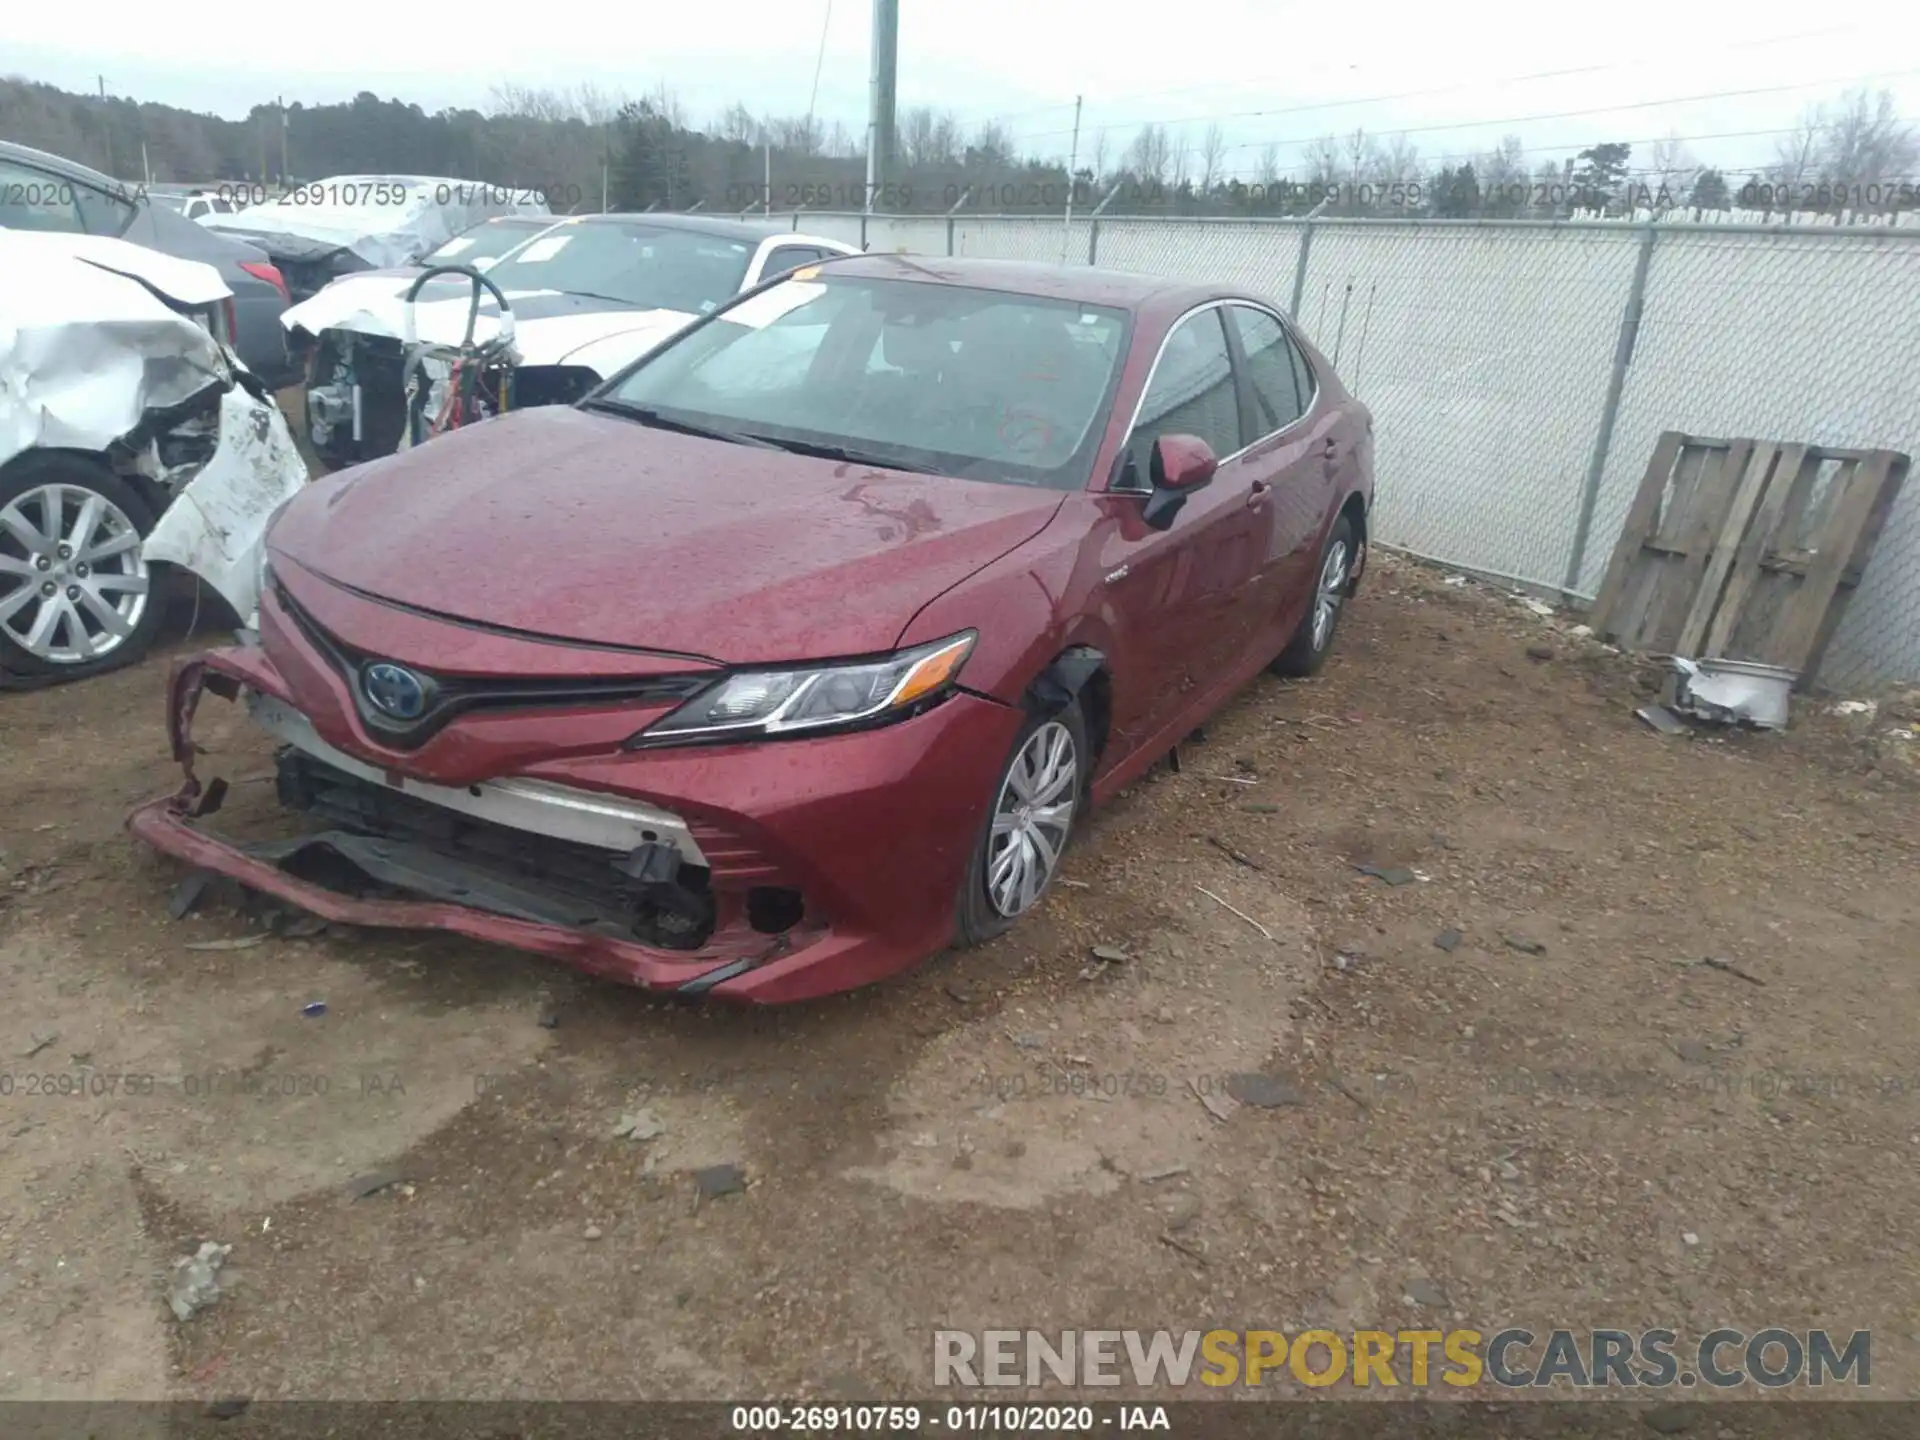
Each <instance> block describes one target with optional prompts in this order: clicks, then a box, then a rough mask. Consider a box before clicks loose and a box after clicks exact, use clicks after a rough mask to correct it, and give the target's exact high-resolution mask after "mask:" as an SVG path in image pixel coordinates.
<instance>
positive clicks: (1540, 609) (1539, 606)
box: [1520, 595, 1554, 616]
mask: <svg viewBox="0 0 1920 1440" xmlns="http://www.w3.org/2000/svg"><path fill="white" fill-rule="evenodd" d="M1520 603H1521V604H1522V605H1524V606H1526V607H1527V609H1529V610H1531V611H1532V612H1533V613H1534V614H1536V615H1544V616H1550V615H1552V614H1553V613H1554V612H1553V607H1552V606H1551V605H1549V604H1547V603H1546V602H1545V601H1544V600H1535V599H1534V598H1533V597H1532V596H1530V595H1528V596H1522V597H1521V599H1520Z"/></svg>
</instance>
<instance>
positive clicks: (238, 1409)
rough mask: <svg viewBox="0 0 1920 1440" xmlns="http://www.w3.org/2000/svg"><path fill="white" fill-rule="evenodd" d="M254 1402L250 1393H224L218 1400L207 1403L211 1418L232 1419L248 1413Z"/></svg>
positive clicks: (209, 1417) (208, 1416) (208, 1413)
mask: <svg viewBox="0 0 1920 1440" xmlns="http://www.w3.org/2000/svg"><path fill="white" fill-rule="evenodd" d="M251 1404H253V1397H252V1396H250V1395H223V1396H221V1397H220V1398H219V1399H218V1400H211V1401H209V1402H208V1403H207V1418H208V1419H209V1420H232V1419H235V1418H237V1417H239V1416H241V1415H244V1414H246V1411H247V1407H248V1406H249V1405H251Z"/></svg>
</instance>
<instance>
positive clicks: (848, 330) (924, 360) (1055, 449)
mask: <svg viewBox="0 0 1920 1440" xmlns="http://www.w3.org/2000/svg"><path fill="white" fill-rule="evenodd" d="M815 277H817V278H815ZM1126 338H1127V316H1126V313H1125V312H1124V311H1121V310H1115V309H1112V308H1109V307H1107V306H1102V305H1083V304H1080V303H1078V302H1075V301H1068V300H1048V299H1042V298H1039V297H1036V296H1032V295H1016V294H1009V293H1005V292H1002V291H997V290H975V289H970V288H963V287H960V286H954V285H930V284H925V283H922V282H918V281H910V280H891V279H887V280H877V279H868V278H853V277H849V276H846V275H835V273H834V271H833V269H832V267H830V266H828V267H818V266H816V267H809V268H807V269H802V270H800V271H798V272H796V278H794V279H789V280H784V281H781V282H780V283H778V284H776V285H774V286H772V287H771V288H770V289H767V290H763V291H761V292H760V293H759V294H757V295H753V296H751V297H749V298H748V299H746V300H743V301H741V302H740V303H739V304H738V305H736V306H734V307H733V308H732V309H730V310H728V311H727V312H726V313H725V314H723V315H720V316H718V317H716V318H715V319H713V320H712V321H710V322H709V323H707V324H705V325H701V326H698V327H696V328H694V329H693V330H690V331H688V332H686V333H685V334H683V335H682V336H681V337H680V338H678V339H677V340H673V341H670V342H668V343H667V344H666V345H664V346H663V347H662V348H660V349H659V350H656V351H654V352H653V354H652V355H650V356H649V357H648V358H647V359H646V360H644V361H643V362H641V364H640V366H639V367H638V368H637V369H634V370H632V371H630V372H628V373H627V374H626V375H625V376H623V377H622V378H620V379H619V380H617V381H615V382H614V384H612V385H611V386H609V387H608V389H607V390H606V391H604V392H603V393H602V394H601V395H599V396H597V397H595V399H596V401H597V402H598V403H601V404H603V405H613V406H624V407H638V408H641V409H644V410H646V411H648V412H650V413H651V414H653V415H657V416H658V417H660V418H661V419H662V420H664V421H666V422H668V423H672V424H676V425H679V426H688V427H700V428H703V429H707V430H714V431H722V432H728V433H731V434H734V435H740V436H750V437H754V438H758V439H763V440H772V441H773V442H774V443H776V444H781V445H784V446H786V447H787V448H792V449H798V450H802V451H805V450H807V449H812V450H814V451H815V452H817V453H824V452H825V451H827V450H836V451H845V452H850V453H851V454H852V455H854V456H856V457H858V458H860V459H863V460H867V461H870V462H872V463H875V464H880V465H891V466H895V467H898V468H901V469H910V470H927V471H933V472H937V473H941V474H948V475H956V476H960V477H962V478H964V479H972V480H1000V481H1008V482H1013V483H1019V484H1028V485H1042V486H1047V487H1049V488H1053V489H1060V490H1067V489H1075V488H1078V487H1079V486H1081V485H1084V484H1085V483H1086V478H1087V473H1088V470H1089V468H1090V467H1091V465H1092V461H1093V451H1094V450H1095V449H1096V448H1097V447H1098V445H1099V441H1100V435H1101V423H1100V422H1102V421H1103V420H1104V419H1105V418H1106V415H1107V411H1108V408H1109V406H1110V404H1111V400H1112V394H1113V389H1114V386H1115V384H1116V383H1117V380H1118V377H1119V371H1120V360H1121V357H1122V356H1123V355H1124V354H1125V352H1126ZM589 403H594V402H589Z"/></svg>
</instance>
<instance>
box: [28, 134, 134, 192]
mask: <svg viewBox="0 0 1920 1440" xmlns="http://www.w3.org/2000/svg"><path fill="white" fill-rule="evenodd" d="M0 156H4V157H6V158H7V159H10V160H19V161H22V162H24V163H26V164H28V165H38V166H39V167H40V168H41V169H43V170H57V171H60V172H61V173H62V174H64V175H65V176H66V177H67V179H69V180H80V181H84V182H85V183H86V184H89V185H92V186H95V187H96V188H98V189H102V190H107V191H116V190H127V189H130V188H131V186H130V185H129V184H128V182H127V181H124V180H116V179H114V178H113V177H112V176H111V175H103V174H101V173H100V172H99V171H98V170H95V169H94V168H93V167H92V166H90V165H82V164H81V163H80V162H79V161H78V160H69V159H67V158H66V157H65V156H64V155H54V154H50V153H49V152H47V151H45V150H36V149H34V148H33V147H32V146H31V145H20V144H17V143H15V142H14V141H12V140H0Z"/></svg>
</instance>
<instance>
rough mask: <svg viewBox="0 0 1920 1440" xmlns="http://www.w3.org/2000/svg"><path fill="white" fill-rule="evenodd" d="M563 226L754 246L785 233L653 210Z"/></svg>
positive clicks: (574, 219) (570, 219)
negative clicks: (673, 233) (641, 228)
mask: <svg viewBox="0 0 1920 1440" xmlns="http://www.w3.org/2000/svg"><path fill="white" fill-rule="evenodd" d="M559 221H560V223H562V224H567V225H642V224H644V225H651V226H654V227H656V228H658V229H661V230H687V231H691V232H692V233H693V234H696V235H717V236H719V237H721V238H722V239H726V240H746V241H751V242H753V243H755V244H758V243H759V242H760V241H762V240H771V239H773V238H774V237H775V236H777V235H785V234H787V233H788V232H787V231H785V230H783V229H781V228H780V227H778V226H775V225H750V224H748V223H747V222H746V221H744V220H722V219H720V218H718V217H717V216H710V215H683V214H664V213H661V212H658V211H653V210H634V211H622V212H616V213H614V214H610V215H567V216H561V217H559Z"/></svg>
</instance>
